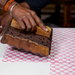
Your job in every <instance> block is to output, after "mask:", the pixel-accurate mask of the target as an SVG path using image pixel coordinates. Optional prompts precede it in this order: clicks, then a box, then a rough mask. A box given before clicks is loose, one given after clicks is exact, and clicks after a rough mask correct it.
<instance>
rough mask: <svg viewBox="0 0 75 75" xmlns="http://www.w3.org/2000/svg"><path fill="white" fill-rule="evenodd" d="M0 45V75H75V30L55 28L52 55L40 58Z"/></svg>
mask: <svg viewBox="0 0 75 75" xmlns="http://www.w3.org/2000/svg"><path fill="white" fill-rule="evenodd" d="M12 49H13V48H12V47H10V46H9V45H7V44H2V43H0V75H25V74H26V75H30V74H31V75H35V74H36V75H75V28H54V29H53V37H52V45H51V51H50V55H49V56H48V57H38V56H35V55H32V54H28V53H25V52H24V51H22V50H21V51H19V50H16V49H13V50H12Z"/></svg>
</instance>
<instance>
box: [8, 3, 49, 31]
mask: <svg viewBox="0 0 75 75" xmlns="http://www.w3.org/2000/svg"><path fill="white" fill-rule="evenodd" d="M13 4H14V3H13ZM13 4H11V5H10V6H9V8H8V10H9V11H10V8H11V6H12V5H13ZM12 15H13V17H14V19H15V20H16V21H17V22H18V23H19V25H20V26H21V28H22V29H26V31H30V30H31V31H33V30H34V29H35V28H36V23H37V24H38V25H39V26H40V27H41V28H42V29H43V30H45V31H48V29H47V28H46V27H45V25H44V24H43V22H42V21H41V20H40V18H39V17H38V16H37V15H36V13H35V12H34V11H32V10H30V9H27V8H24V7H23V6H21V5H19V4H18V5H16V6H15V7H14V8H13V10H12Z"/></svg>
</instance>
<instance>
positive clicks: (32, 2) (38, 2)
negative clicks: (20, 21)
mask: <svg viewBox="0 0 75 75" xmlns="http://www.w3.org/2000/svg"><path fill="white" fill-rule="evenodd" d="M15 1H17V2H19V3H20V2H24V1H25V2H27V3H28V4H29V6H30V8H31V10H34V11H36V10H38V9H41V8H43V7H45V6H46V5H48V4H49V3H51V2H52V1H53V0H15Z"/></svg>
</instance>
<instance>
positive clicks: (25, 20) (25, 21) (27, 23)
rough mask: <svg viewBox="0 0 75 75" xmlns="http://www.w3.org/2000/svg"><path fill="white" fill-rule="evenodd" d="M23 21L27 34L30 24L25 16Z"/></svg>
mask: <svg viewBox="0 0 75 75" xmlns="http://www.w3.org/2000/svg"><path fill="white" fill-rule="evenodd" d="M23 21H24V23H25V24H26V27H25V28H26V31H27V32H28V31H30V30H31V24H30V22H29V20H28V18H27V17H25V16H23Z"/></svg>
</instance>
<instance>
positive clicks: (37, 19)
mask: <svg viewBox="0 0 75 75" xmlns="http://www.w3.org/2000/svg"><path fill="white" fill-rule="evenodd" d="M31 14H32V16H33V18H34V19H35V21H36V22H37V24H38V25H39V26H40V27H41V28H42V29H43V30H45V31H48V29H47V28H46V26H45V25H44V23H43V22H42V21H41V19H40V18H39V17H38V16H37V15H36V13H35V12H34V11H33V13H31Z"/></svg>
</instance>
